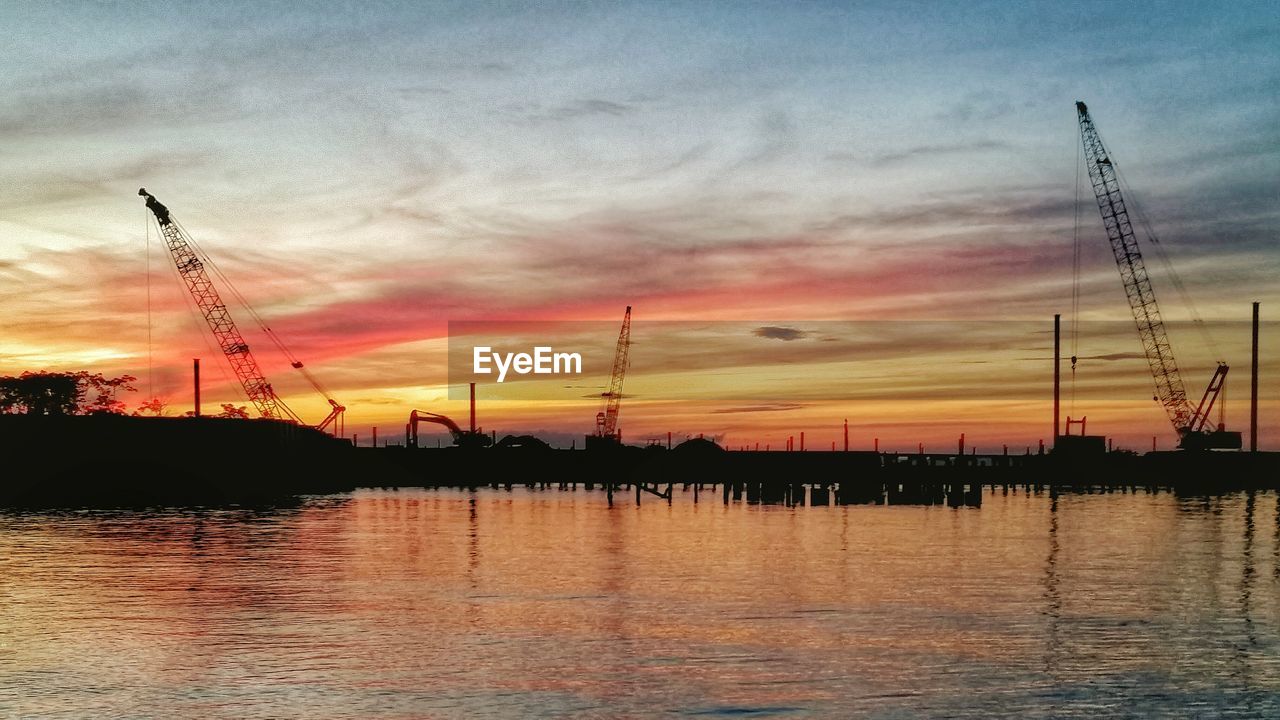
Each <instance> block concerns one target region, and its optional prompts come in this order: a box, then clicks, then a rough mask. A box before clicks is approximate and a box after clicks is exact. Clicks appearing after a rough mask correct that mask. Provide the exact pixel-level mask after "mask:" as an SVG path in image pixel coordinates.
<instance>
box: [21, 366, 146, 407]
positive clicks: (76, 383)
mask: <svg viewBox="0 0 1280 720" xmlns="http://www.w3.org/2000/svg"><path fill="white" fill-rule="evenodd" d="M134 380H137V378H136V377H134V376H132V375H121V376H120V377H114V378H108V377H105V376H104V375H103V374H102V373H88V372H85V371H80V372H73V373H65V372H24V373H22V374H21V375H19V376H17V377H14V376H12V375H6V376H2V377H0V413H4V414H9V415H14V414H17V415H91V414H98V413H115V414H118V413H123V412H124V402H123V401H121V400H119V399H117V398H116V393H118V392H119V391H120V390H121V389H124V390H126V391H129V392H133V391H134V390H135V388H134V387H133V386H132V385H130V383H132V382H133V381H134ZM91 395H92V400H90V399H89V398H90V396H91Z"/></svg>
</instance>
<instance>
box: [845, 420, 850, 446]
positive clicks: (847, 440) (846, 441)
mask: <svg viewBox="0 0 1280 720" xmlns="http://www.w3.org/2000/svg"><path fill="white" fill-rule="evenodd" d="M844 451H845V452H849V418H845V419H844Z"/></svg>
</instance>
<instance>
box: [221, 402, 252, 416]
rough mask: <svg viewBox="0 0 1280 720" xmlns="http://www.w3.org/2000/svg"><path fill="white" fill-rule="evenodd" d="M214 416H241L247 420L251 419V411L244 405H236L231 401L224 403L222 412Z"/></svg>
mask: <svg viewBox="0 0 1280 720" xmlns="http://www.w3.org/2000/svg"><path fill="white" fill-rule="evenodd" d="M214 417H220V418H240V419H243V420H247V419H249V411H248V410H246V409H245V407H244V406H243V405H241V406H240V407H236V406H235V405H232V404H231V403H222V412H220V413H218V414H217V415H215V416H214Z"/></svg>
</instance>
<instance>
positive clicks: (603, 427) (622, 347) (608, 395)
mask: <svg viewBox="0 0 1280 720" xmlns="http://www.w3.org/2000/svg"><path fill="white" fill-rule="evenodd" d="M630 355H631V306H630V305H628V306H627V312H626V314H625V315H623V316H622V330H621V331H620V332H619V333H618V346H617V349H615V350H614V353H613V372H612V374H611V375H610V376H609V389H608V390H607V391H605V392H604V393H601V395H600V396H601V397H602V398H604V410H603V411H602V412H600V413H598V414H597V415H596V434H597V435H600V436H602V437H610V438H611V437H616V436H617V434H618V410H619V409H620V407H621V404H622V381H623V379H624V378H625V376H626V372H627V365H628V362H629V359H630Z"/></svg>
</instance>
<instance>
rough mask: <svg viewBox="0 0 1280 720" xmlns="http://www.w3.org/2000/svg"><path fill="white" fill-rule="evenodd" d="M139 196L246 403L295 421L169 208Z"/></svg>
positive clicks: (144, 192)
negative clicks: (157, 225) (229, 367)
mask: <svg viewBox="0 0 1280 720" xmlns="http://www.w3.org/2000/svg"><path fill="white" fill-rule="evenodd" d="M138 194H139V195H141V196H143V197H145V198H146V199H147V209H149V210H150V211H151V212H152V214H154V215H155V216H156V223H158V224H159V225H160V233H161V234H162V235H163V236H164V241H165V245H166V246H168V248H169V253H170V254H171V255H173V262H174V264H176V265H177V267H178V274H179V275H180V276H182V281H183V283H185V284H186V286H187V291H188V292H190V293H191V297H192V299H194V300H195V303H196V307H197V308H199V310H200V314H201V315H203V316H204V319H205V322H207V323H208V324H209V330H210V331H212V332H213V337H214V339H216V340H217V342H218V347H219V348H220V349H221V350H222V354H223V355H226V356H227V361H228V362H229V363H230V364H231V370H232V371H233V372H234V373H235V374H236V379H238V380H239V381H240V385H241V386H243V387H244V393H245V395H247V396H249V402H251V403H253V406H254V407H256V408H257V409H258V412H259V413H260V414H261V415H262V417H264V418H275V419H293V420H297V419H298V417H297V416H296V415H294V414H293V411H291V410H289V408H288V407H287V406H286V405H285V404H284V403H282V402H280V398H278V397H276V393H275V390H273V389H272V388H271V383H269V382H267V379H266V377H264V376H263V374H262V370H261V369H260V368H259V367H258V361H257V360H255V359H254V358H253V353H252V352H251V351H250V350H249V344H248V343H246V342H245V341H244V336H242V335H241V334H240V331H239V330H238V329H236V324H235V321H234V320H232V319H231V313H230V312H228V311H227V306H226V304H224V303H223V302H222V298H221V297H219V296H218V290H217V289H216V288H215V287H214V286H213V281H211V280H210V279H209V274H208V273H207V272H205V268H204V263H203V262H201V261H200V258H199V257H197V255H196V252H195V250H194V249H193V248H192V247H191V242H190V240H189V238H187V236H186V233H184V232H183V231H182V228H180V227H178V224H177V223H176V222H174V221H173V219H172V218H171V217H170V216H169V208H167V207H165V206H164V205H162V204H161V203H160V201H159V200H157V199H155V197H154V196H153V195H151V193H149V192H147V189H146V188H140V189H139V190H138Z"/></svg>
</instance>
